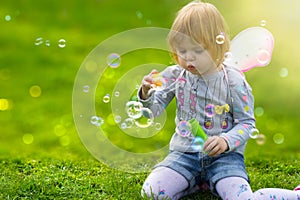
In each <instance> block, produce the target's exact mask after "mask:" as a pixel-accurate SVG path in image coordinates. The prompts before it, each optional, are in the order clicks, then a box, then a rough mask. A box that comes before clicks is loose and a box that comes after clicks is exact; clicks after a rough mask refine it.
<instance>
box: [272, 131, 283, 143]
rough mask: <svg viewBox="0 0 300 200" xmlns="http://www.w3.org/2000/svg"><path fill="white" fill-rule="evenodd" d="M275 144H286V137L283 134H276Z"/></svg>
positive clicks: (274, 137)
mask: <svg viewBox="0 0 300 200" xmlns="http://www.w3.org/2000/svg"><path fill="white" fill-rule="evenodd" d="M273 141H274V142H275V144H282V143H283V142H284V135H283V134H282V133H276V134H274V136H273Z"/></svg>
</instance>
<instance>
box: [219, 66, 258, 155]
mask: <svg viewBox="0 0 300 200" xmlns="http://www.w3.org/2000/svg"><path fill="white" fill-rule="evenodd" d="M228 79H229V81H228V82H229V83H228V84H229V88H230V89H229V90H230V93H231V100H232V102H231V112H232V115H233V127H232V129H231V130H229V131H228V132H226V133H222V134H221V137H223V138H224V139H225V140H226V141H227V144H228V146H229V151H232V150H234V149H235V148H237V147H239V146H241V145H244V144H245V143H246V142H247V140H248V139H249V137H250V135H251V134H252V132H253V130H255V118H254V97H253V94H252V88H251V87H250V85H249V84H248V83H247V81H246V79H245V77H244V76H243V75H242V74H241V73H240V72H237V71H235V72H228Z"/></svg>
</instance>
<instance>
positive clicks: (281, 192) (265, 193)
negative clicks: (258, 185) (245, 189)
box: [254, 188, 300, 200]
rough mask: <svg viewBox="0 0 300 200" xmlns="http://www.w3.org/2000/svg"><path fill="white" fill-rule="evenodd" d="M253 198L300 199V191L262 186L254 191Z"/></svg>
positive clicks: (263, 199) (261, 199) (264, 199)
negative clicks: (262, 187)
mask: <svg viewBox="0 0 300 200" xmlns="http://www.w3.org/2000/svg"><path fill="white" fill-rule="evenodd" d="M254 197H255V200H300V191H299V190H298V191H294V190H286V189H280V188H264V189H260V190H257V191H256V192H254Z"/></svg>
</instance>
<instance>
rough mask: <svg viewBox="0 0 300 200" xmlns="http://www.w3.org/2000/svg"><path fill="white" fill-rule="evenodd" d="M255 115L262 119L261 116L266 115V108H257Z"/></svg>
mask: <svg viewBox="0 0 300 200" xmlns="http://www.w3.org/2000/svg"><path fill="white" fill-rule="evenodd" d="M254 113H255V115H256V116H257V117H261V116H263V115H264V108H262V107H256V108H255V109H254Z"/></svg>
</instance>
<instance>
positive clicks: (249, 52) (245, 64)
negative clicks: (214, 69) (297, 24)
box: [224, 27, 274, 72]
mask: <svg viewBox="0 0 300 200" xmlns="http://www.w3.org/2000/svg"><path fill="white" fill-rule="evenodd" d="M273 48H274V37H273V35H272V33H270V32H269V31H268V30H267V29H265V28H263V27H251V28H247V29H245V30H243V31H242V32H240V33H239V34H238V35H237V36H236V37H234V38H233V40H232V41H231V47H230V52H228V53H227V54H226V55H225V61H224V64H225V65H230V66H233V67H236V68H238V69H240V70H241V71H242V72H246V71H248V70H250V69H252V68H254V67H263V66H266V65H268V64H269V63H270V61H271V58H272V52H273Z"/></svg>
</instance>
